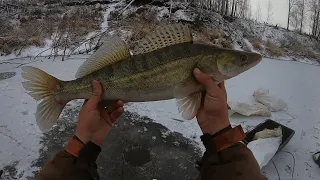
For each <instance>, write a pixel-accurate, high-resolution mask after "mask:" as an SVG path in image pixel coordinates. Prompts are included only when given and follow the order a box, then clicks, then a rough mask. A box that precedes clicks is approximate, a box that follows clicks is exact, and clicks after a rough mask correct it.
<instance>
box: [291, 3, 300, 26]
mask: <svg viewBox="0 0 320 180" xmlns="http://www.w3.org/2000/svg"><path fill="white" fill-rule="evenodd" d="M299 12H300V10H299V8H298V7H297V6H294V7H293V8H292V9H291V12H290V24H291V26H292V27H293V28H294V30H296V31H297V30H298V29H299V24H300V14H299Z"/></svg>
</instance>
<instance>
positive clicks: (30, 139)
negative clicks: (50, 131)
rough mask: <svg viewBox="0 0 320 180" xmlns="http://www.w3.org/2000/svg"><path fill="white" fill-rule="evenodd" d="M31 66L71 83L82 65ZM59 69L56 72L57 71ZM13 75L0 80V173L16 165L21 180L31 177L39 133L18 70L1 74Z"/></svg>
mask: <svg viewBox="0 0 320 180" xmlns="http://www.w3.org/2000/svg"><path fill="white" fill-rule="evenodd" d="M42 60H43V62H41V61H37V62H34V63H31V64H30V65H32V66H35V67H38V68H40V69H43V70H44V71H46V72H48V73H50V74H52V75H54V76H56V77H57V78H60V79H65V80H67V79H71V78H73V77H74V75H73V74H74V73H75V71H76V70H77V68H78V67H79V66H80V65H81V63H82V62H83V60H82V59H80V60H69V61H66V62H65V63H64V62H62V61H55V62H53V61H52V60H48V59H42ZM57 69H58V71H57ZM7 70H10V71H11V72H12V71H13V72H16V73H17V75H16V76H14V77H12V78H9V79H5V80H0V92H1V95H0V102H2V103H1V104H0V144H1V146H0V154H1V155H0V169H1V168H2V167H3V166H6V165H9V164H11V163H13V162H15V161H18V162H19V163H18V166H17V169H18V174H20V173H21V174H22V178H21V179H25V178H26V177H27V176H32V171H33V170H34V169H32V168H31V163H32V161H33V160H35V159H37V158H38V156H39V149H40V144H39V141H40V137H41V136H42V133H41V132H40V130H39V129H38V127H37V123H36V121H35V118H34V113H35V111H36V105H37V103H36V102H35V101H34V100H33V99H32V98H31V97H30V96H29V95H28V94H27V93H26V92H25V90H24V88H23V87H22V85H21V82H22V81H24V80H23V78H22V77H21V75H20V73H21V69H20V68H14V69H12V68H7V69H2V70H0V73H2V72H7Z"/></svg>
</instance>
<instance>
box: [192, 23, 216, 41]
mask: <svg viewBox="0 0 320 180" xmlns="http://www.w3.org/2000/svg"><path fill="white" fill-rule="evenodd" d="M194 30H195V33H196V36H195V38H194V41H195V42H197V43H204V44H216V42H217V40H218V39H219V38H220V37H221V34H220V32H219V31H217V30H216V29H209V28H205V27H200V28H195V29H194Z"/></svg>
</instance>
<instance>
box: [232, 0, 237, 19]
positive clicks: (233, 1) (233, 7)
mask: <svg viewBox="0 0 320 180" xmlns="http://www.w3.org/2000/svg"><path fill="white" fill-rule="evenodd" d="M235 2H236V0H232V10H231V16H234V9H235V5H236V4H235Z"/></svg>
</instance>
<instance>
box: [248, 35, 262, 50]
mask: <svg viewBox="0 0 320 180" xmlns="http://www.w3.org/2000/svg"><path fill="white" fill-rule="evenodd" d="M251 43H252V46H253V48H254V49H255V50H257V51H261V50H262V49H263V48H262V46H261V40H260V39H257V38H255V39H254V40H253V41H252V42H251Z"/></svg>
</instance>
